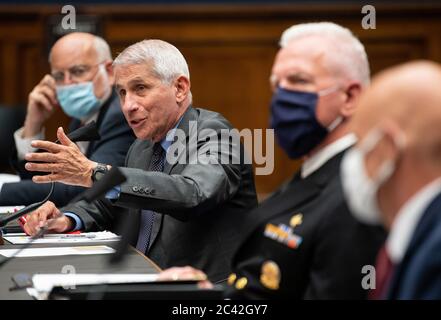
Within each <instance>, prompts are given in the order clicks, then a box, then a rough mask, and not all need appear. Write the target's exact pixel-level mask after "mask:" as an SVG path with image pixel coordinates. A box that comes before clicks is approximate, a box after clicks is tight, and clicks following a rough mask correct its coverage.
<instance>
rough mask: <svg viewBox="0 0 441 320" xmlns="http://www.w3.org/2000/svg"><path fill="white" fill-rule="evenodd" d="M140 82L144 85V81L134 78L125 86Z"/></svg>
mask: <svg viewBox="0 0 441 320" xmlns="http://www.w3.org/2000/svg"><path fill="white" fill-rule="evenodd" d="M140 82H142V83H144V82H145V81H144V79H143V78H141V77H135V78H133V79H130V80H129V81H128V83H127V84H129V85H131V84H135V83H140Z"/></svg>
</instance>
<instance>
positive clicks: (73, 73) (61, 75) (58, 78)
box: [52, 62, 103, 84]
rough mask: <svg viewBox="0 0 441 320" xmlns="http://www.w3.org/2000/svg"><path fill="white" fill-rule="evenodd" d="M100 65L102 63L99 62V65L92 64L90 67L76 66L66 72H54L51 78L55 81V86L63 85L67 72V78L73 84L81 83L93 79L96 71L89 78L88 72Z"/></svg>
mask: <svg viewBox="0 0 441 320" xmlns="http://www.w3.org/2000/svg"><path fill="white" fill-rule="evenodd" d="M102 63H103V62H100V63H97V64H94V65H91V66H89V65H84V64H80V65H76V66H73V67H70V68H69V69H67V70H66V71H56V72H54V73H52V77H53V78H54V79H55V83H56V84H63V82H64V79H65V74H66V72H67V76H68V78H69V79H70V80H71V81H73V82H82V81H85V80H87V79H93V78H95V75H96V73H97V72H98V70H97V71H96V72H95V74H94V75H93V77H90V71H91V70H92V69H93V68H94V67H96V66H99V65H100V64H102Z"/></svg>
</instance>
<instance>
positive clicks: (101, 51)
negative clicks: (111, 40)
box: [93, 36, 112, 62]
mask: <svg viewBox="0 0 441 320" xmlns="http://www.w3.org/2000/svg"><path fill="white" fill-rule="evenodd" d="M93 45H94V47H95V50H96V53H97V55H98V61H100V62H103V61H106V60H112V53H111V51H110V47H109V44H108V43H107V41H106V40H104V39H103V38H101V37H99V36H95V38H94V41H93Z"/></svg>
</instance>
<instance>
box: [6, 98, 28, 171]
mask: <svg viewBox="0 0 441 320" xmlns="http://www.w3.org/2000/svg"><path fill="white" fill-rule="evenodd" d="M25 115H26V110H25V108H23V107H19V106H17V107H11V106H4V105H0V172H13V169H12V167H11V165H10V162H9V159H10V157H11V155H12V154H13V153H14V152H16V151H15V142H14V132H15V130H17V129H18V128H20V127H21V126H22V125H23V122H24V118H25Z"/></svg>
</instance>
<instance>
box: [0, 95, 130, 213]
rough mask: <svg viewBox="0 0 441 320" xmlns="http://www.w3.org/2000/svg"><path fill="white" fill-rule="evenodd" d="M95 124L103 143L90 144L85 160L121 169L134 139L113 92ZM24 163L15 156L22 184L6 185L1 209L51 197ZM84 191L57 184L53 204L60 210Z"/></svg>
mask: <svg viewBox="0 0 441 320" xmlns="http://www.w3.org/2000/svg"><path fill="white" fill-rule="evenodd" d="M96 122H97V127H98V131H99V133H100V135H101V139H100V140H98V141H91V142H90V144H89V146H88V148H87V151H86V157H88V158H89V159H90V160H93V161H96V162H100V163H107V164H112V165H122V164H123V163H124V159H125V156H126V154H127V151H128V149H129V147H130V145H131V144H132V143H133V141H134V140H135V136H134V134H133V131H132V129H131V128H130V127H129V126H128V124H127V121H126V120H125V118H124V115H123V114H122V112H121V107H120V104H119V99H118V97H117V95H116V94H115V93H114V92H113V93H112V96H111V97H110V98H109V100H108V101H107V102H106V103H105V104H104V105H103V106H102V107H101V110H100V112H99V115H98V118H97V121H96ZM80 125H81V124H80V121H79V120H73V121H72V122H71V124H70V126H69V131H73V130H75V129H77V128H79V127H80ZM25 163H26V161H17V159H16V154H15V159H13V164H14V167H15V169H16V170H17V172H18V174H19V175H20V177H21V179H23V180H22V181H20V182H17V183H6V184H4V185H3V187H2V189H1V192H0V205H28V204H31V203H34V202H38V201H41V200H43V199H44V198H45V197H46V195H47V194H48V193H49V189H50V184H36V183H34V182H32V180H31V178H32V176H33V175H34V174H33V173H32V172H29V171H27V170H26V169H25V168H24V165H25ZM36 174H41V173H36ZM83 190H84V188H82V187H76V186H68V185H65V184H62V183H55V189H54V193H53V194H52V196H51V198H50V200H51V201H53V202H54V203H55V204H56V205H57V206H63V205H66V204H67V203H68V202H69V201H70V200H71V199H72V198H74V197H75V196H76V195H78V194H79V193H80V192H82V191H83Z"/></svg>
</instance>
